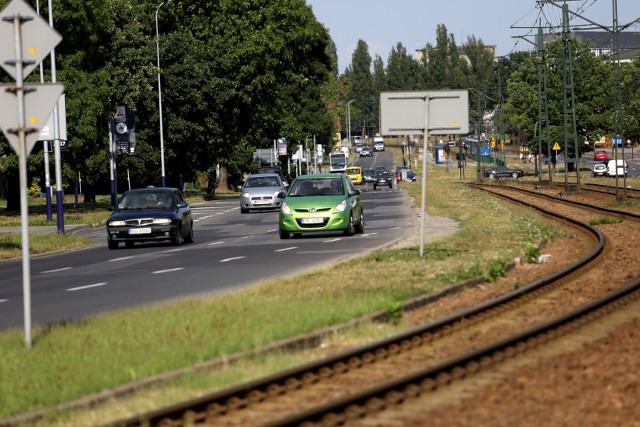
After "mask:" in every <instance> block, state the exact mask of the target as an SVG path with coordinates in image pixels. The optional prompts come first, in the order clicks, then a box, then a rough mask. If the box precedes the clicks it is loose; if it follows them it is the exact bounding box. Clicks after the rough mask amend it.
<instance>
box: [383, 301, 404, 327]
mask: <svg viewBox="0 0 640 427" xmlns="http://www.w3.org/2000/svg"><path fill="white" fill-rule="evenodd" d="M402 305H403V304H402V301H392V302H390V303H389V304H387V315H388V316H389V319H390V320H391V322H392V323H394V324H398V323H400V320H402V315H403V314H404V310H402Z"/></svg>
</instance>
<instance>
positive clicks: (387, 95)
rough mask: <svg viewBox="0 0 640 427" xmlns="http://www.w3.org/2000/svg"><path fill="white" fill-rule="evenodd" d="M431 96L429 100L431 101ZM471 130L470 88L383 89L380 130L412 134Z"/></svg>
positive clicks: (451, 132)
mask: <svg viewBox="0 0 640 427" xmlns="http://www.w3.org/2000/svg"><path fill="white" fill-rule="evenodd" d="M427 100H428V101H429V102H427ZM427 105H428V111H429V117H428V128H429V129H427V132H428V133H430V134H432V135H450V134H468V133H469V92H468V91H467V90H441V91H426V92H425V91H408V92H382V93H380V133H382V135H411V134H418V133H424V132H425V123H426V119H427V117H426V110H427Z"/></svg>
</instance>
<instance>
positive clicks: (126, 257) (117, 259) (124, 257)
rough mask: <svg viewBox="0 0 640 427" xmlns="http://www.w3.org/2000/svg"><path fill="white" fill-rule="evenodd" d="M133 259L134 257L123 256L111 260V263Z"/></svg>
mask: <svg viewBox="0 0 640 427" xmlns="http://www.w3.org/2000/svg"><path fill="white" fill-rule="evenodd" d="M131 258H133V256H123V257H122V258H114V259H110V260H109V262H113V261H124V260H125V259H131Z"/></svg>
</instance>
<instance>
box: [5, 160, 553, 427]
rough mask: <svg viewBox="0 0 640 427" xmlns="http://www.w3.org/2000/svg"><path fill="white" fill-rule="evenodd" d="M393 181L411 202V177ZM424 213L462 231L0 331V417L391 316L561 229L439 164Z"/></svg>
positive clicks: (253, 371) (199, 383)
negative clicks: (261, 279)
mask: <svg viewBox="0 0 640 427" xmlns="http://www.w3.org/2000/svg"><path fill="white" fill-rule="evenodd" d="M401 187H402V188H403V189H405V190H407V191H408V192H409V194H410V195H411V196H412V199H413V200H415V203H416V204H419V203H420V184H419V183H402V184H401ZM417 207H418V206H416V208H417ZM427 211H428V213H429V214H430V215H435V216H444V217H448V218H452V219H454V220H456V221H457V222H458V223H459V226H460V228H459V231H458V232H456V233H455V234H453V235H451V236H449V237H446V238H444V239H441V240H438V241H435V242H433V243H428V244H426V245H425V254H424V257H422V258H421V257H420V256H419V251H418V248H417V247H411V248H406V249H393V250H382V251H376V252H374V253H370V254H366V255H363V257H362V258H359V259H355V260H350V261H347V262H344V263H341V264H338V265H334V266H331V267H327V268H322V269H319V270H317V271H313V272H309V273H306V274H302V275H299V276H296V277H286V278H281V279H278V280H273V281H269V282H265V283H262V284H260V285H257V286H255V287H252V288H249V289H244V290H241V291H238V292H233V293H230V294H227V295H222V296H216V297H210V298H202V297H199V298H193V299H184V300H179V301H174V302H171V303H164V304H157V305H152V306H148V307H146V308H142V309H136V310H130V311H122V312H118V313H111V314H104V315H100V316H96V317H94V318H88V319H86V320H83V321H80V322H75V323H70V324H66V325H64V326H52V327H49V328H39V329H35V330H34V331H33V347H32V348H31V349H27V348H25V346H24V342H23V340H24V338H23V331H22V330H20V329H16V330H12V331H8V332H4V333H2V334H0V353H2V358H3V360H2V368H1V369H2V371H1V372H0V418H3V417H8V416H11V415H15V414H18V413H22V412H25V411H29V410H34V409H39V408H47V407H52V406H54V405H56V404H59V403H61V402H65V401H69V400H72V399H76V398H79V397H81V396H85V395H88V394H91V393H96V392H98V391H101V390H105V389H110V388H113V387H116V386H118V385H121V384H124V383H127V382H130V381H133V380H137V379H141V378H145V377H148V376H151V375H154V374H158V373H162V372H167V371H171V370H175V369H179V368H183V367H186V366H190V365H194V364H196V363H199V362H203V361H207V360H211V359H215V358H218V357H221V356H223V355H226V354H230V353H233V352H244V351H248V350H251V349H254V348H256V347H258V346H260V345H262V344H266V343H270V342H273V341H274V340H278V339H281V338H286V337H290V336H293V335H297V334H302V333H305V332H309V331H312V330H315V329H318V328H322V327H325V326H328V325H333V324H338V323H341V322H345V321H347V320H350V319H353V318H355V317H357V316H361V315H364V314H367V313H372V312H374V311H377V310H388V311H390V312H391V311H393V310H396V309H397V307H398V306H399V304H401V303H402V302H404V301H407V300H408V299H411V298H414V297H417V296H420V295H424V294H428V293H431V292H433V291H435V290H438V289H441V288H443V287H446V286H449V285H451V284H453V283H456V282H459V281H461V280H464V279H468V278H470V277H476V276H478V275H483V274H486V273H487V271H489V270H491V269H492V268H494V267H495V266H496V265H504V263H505V262H506V261H507V260H509V259H512V258H513V257H515V256H518V255H521V254H522V253H523V252H525V251H526V250H527V248H529V247H531V246H533V245H535V244H536V242H538V241H539V239H541V238H542V239H544V240H551V239H553V238H554V237H557V236H560V235H562V234H563V233H564V231H563V229H562V228H561V227H560V226H558V225H555V224H553V223H550V222H548V221H547V220H545V219H543V218H541V217H539V216H537V215H535V214H534V213H532V212H531V211H529V210H526V209H521V208H514V207H513V206H511V205H509V204H507V203H506V202H503V201H499V200H497V199H495V198H494V197H491V196H490V195H488V194H484V193H483V192H478V191H475V190H473V189H470V188H468V187H467V186H466V185H464V184H463V183H461V182H460V181H459V180H458V179H453V178H452V177H451V173H450V171H447V170H445V169H441V168H439V167H436V168H433V169H431V170H430V173H429V183H428V186H427ZM274 239H277V236H274ZM212 280H214V279H212ZM389 327H390V328H393V326H389ZM388 332H389V330H388V329H385V328H380V327H378V326H375V327H374V326H370V327H364V329H363V330H361V331H360V332H359V333H360V334H362V335H364V336H365V337H366V339H369V338H374V337H376V336H380V335H381V334H382V335H384V334H386V333H388ZM300 357H304V356H298V355H286V356H281V357H265V358H258V359H257V360H248V361H245V362H243V363H242V364H240V365H237V366H236V365H231V366H225V368H224V369H221V370H216V371H209V372H207V373H206V374H205V373H198V374H194V375H189V376H185V377H182V378H180V379H178V380H174V381H172V382H171V383H169V384H166V385H164V386H163V388H161V389H159V388H152V389H150V390H147V391H145V392H144V393H142V394H141V397H140V398H139V399H137V400H136V399H134V400H133V401H132V402H135V403H131V402H129V403H127V404H125V403H122V402H112V403H111V405H105V406H104V407H102V408H95V409H92V410H87V411H83V412H82V413H70V414H66V415H60V414H58V417H54V418H52V419H50V420H47V421H46V422H43V423H42V424H41V425H57V426H58V425H69V426H71V425H73V426H79V425H95V424H97V423H99V422H98V421H99V420H102V421H101V422H104V420H105V419H109V417H110V416H111V417H114V418H118V417H123V416H127V415H130V414H134V413H136V412H139V411H143V410H145V409H148V408H150V407H153V406H154V405H157V404H158V403H163V404H168V403H169V402H171V401H176V400H182V399H184V398H186V397H187V396H191V395H198V394H199V393H202V392H203V391H205V390H211V389H215V388H220V387H225V386H228V385H230V384H235V383H238V382H240V381H246V380H249V379H251V378H254V377H257V376H261V375H265V374H267V373H268V372H272V371H274V370H278V369H283V368H285V367H287V366H289V365H290V364H295V363H299V362H300ZM160 390H161V391H160ZM109 408H110V409H109ZM100 411H103V412H102V413H101V412H100ZM104 412H106V413H104ZM98 413H100V415H96V414H98Z"/></svg>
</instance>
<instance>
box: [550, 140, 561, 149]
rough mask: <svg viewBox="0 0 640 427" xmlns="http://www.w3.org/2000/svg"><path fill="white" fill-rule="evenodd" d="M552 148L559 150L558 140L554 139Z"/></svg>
mask: <svg viewBox="0 0 640 427" xmlns="http://www.w3.org/2000/svg"><path fill="white" fill-rule="evenodd" d="M552 150H555V151H558V150H560V144H558V141H556V143H555V144H553V148H552Z"/></svg>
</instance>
